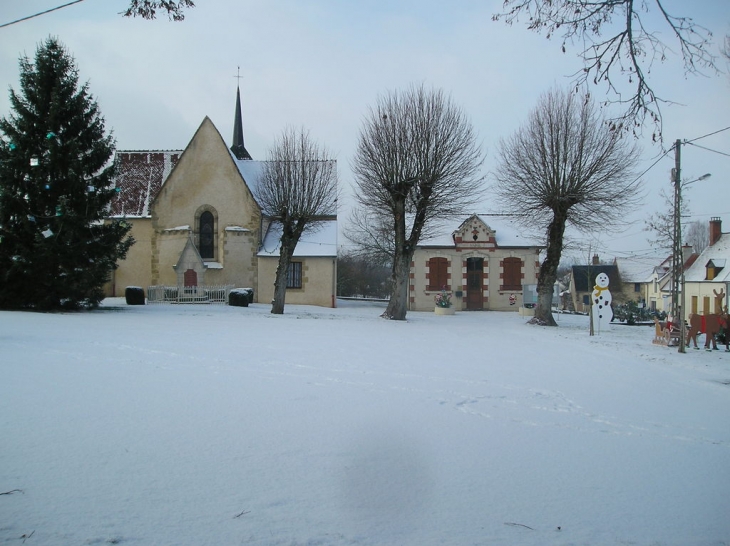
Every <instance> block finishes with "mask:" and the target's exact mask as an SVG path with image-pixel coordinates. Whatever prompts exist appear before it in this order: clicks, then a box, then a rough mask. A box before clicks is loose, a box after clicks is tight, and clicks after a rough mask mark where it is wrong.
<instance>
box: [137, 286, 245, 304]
mask: <svg viewBox="0 0 730 546" xmlns="http://www.w3.org/2000/svg"><path fill="white" fill-rule="evenodd" d="M233 288H234V286H233V285H232V284H227V285H224V286H204V285H203V286H162V285H158V286H150V287H148V288H147V303H221V304H227V303H228V294H230V293H231V290H233Z"/></svg>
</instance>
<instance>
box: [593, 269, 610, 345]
mask: <svg viewBox="0 0 730 546" xmlns="http://www.w3.org/2000/svg"><path fill="white" fill-rule="evenodd" d="M591 298H592V300H591V302H592V304H593V308H592V314H591V320H592V321H593V330H594V331H595V332H596V333H599V332H600V331H601V330H605V329H606V328H608V325H609V324H611V320H612V319H613V309H612V308H611V301H612V297H611V291H610V290H609V289H608V275H606V274H605V273H599V274H598V275H596V285H595V286H594V287H593V293H592V294H591Z"/></svg>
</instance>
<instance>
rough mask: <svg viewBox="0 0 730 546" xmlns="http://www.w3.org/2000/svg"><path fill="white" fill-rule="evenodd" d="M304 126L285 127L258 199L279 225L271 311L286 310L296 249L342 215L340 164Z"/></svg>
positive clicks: (268, 163)
mask: <svg viewBox="0 0 730 546" xmlns="http://www.w3.org/2000/svg"><path fill="white" fill-rule="evenodd" d="M328 155H329V153H328V151H327V150H326V149H325V148H324V147H321V146H319V145H317V144H316V143H315V142H314V141H313V140H312V139H311V137H310V136H309V132H308V131H305V130H304V129H300V130H299V131H295V130H294V129H291V128H289V129H285V130H284V131H283V132H282V134H281V136H280V137H279V138H278V139H277V140H276V141H275V142H274V145H273V146H272V148H271V150H270V151H269V155H268V159H267V161H266V162H265V163H264V168H263V171H262V173H261V178H260V179H259V185H258V192H257V197H258V199H259V204H260V205H261V208H262V209H263V211H264V214H266V215H267V216H268V217H270V218H272V219H273V220H274V221H276V222H277V223H278V226H277V227H278V228H280V229H281V236H280V238H279V241H280V247H279V264H278V267H277V269H276V280H275V282H274V302H273V303H272V305H271V312H272V313H274V314H279V315H280V314H282V313H283V312H284V303H285V300H286V287H287V275H288V274H289V266H290V263H291V258H292V256H293V254H294V249H295V248H296V246H297V243H298V242H299V239H300V238H301V237H302V235H303V234H304V233H312V232H314V231H316V230H317V229H318V228H319V227H321V225H322V223H323V222H325V221H327V220H331V219H332V215H334V214H336V213H337V197H338V189H337V163H336V162H335V161H334V160H332V159H329V158H328Z"/></svg>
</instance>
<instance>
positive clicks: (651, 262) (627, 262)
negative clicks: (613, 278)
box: [615, 255, 666, 283]
mask: <svg viewBox="0 0 730 546" xmlns="http://www.w3.org/2000/svg"><path fill="white" fill-rule="evenodd" d="M665 259H666V256H663V255H662V256H659V255H657V256H631V257H628V258H616V260H615V261H616V265H617V266H618V271H619V274H620V275H621V280H622V281H623V282H633V283H636V282H649V281H650V280H652V279H653V278H654V271H655V270H656V268H658V267H659V266H660V265H661V264H662V263H663V262H664V260H665Z"/></svg>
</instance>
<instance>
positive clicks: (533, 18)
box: [492, 0, 718, 139]
mask: <svg viewBox="0 0 730 546" xmlns="http://www.w3.org/2000/svg"><path fill="white" fill-rule="evenodd" d="M666 4H667V2H666V1H665V0H591V1H587V0H504V1H503V9H504V11H503V12H502V13H498V14H495V15H494V16H493V17H492V18H493V19H494V20H495V21H496V20H500V19H503V20H504V21H506V22H507V23H508V24H512V23H514V22H517V21H519V19H520V17H524V19H525V21H526V24H527V28H528V29H530V30H534V31H535V32H539V33H545V35H546V37H547V38H552V37H553V36H556V35H557V36H559V37H560V39H561V40H562V45H561V48H562V50H563V52H565V51H566V45H567V46H568V47H570V45H572V44H573V43H577V44H578V47H579V48H582V49H580V50H579V52H578V56H579V57H580V58H581V59H582V60H583V67H582V68H581V69H580V70H577V71H576V72H575V79H576V83H578V84H583V83H588V82H592V83H594V84H596V85H605V86H606V88H607V99H606V103H618V104H620V105H621V106H622V107H623V108H624V111H623V113H622V114H620V115H619V116H618V117H616V118H614V119H612V120H611V122H612V123H613V124H614V126H615V127H617V128H621V129H624V130H633V131H634V133H637V132H639V131H640V130H641V127H642V126H643V125H644V122H645V121H646V120H647V118H648V119H649V120H650V121H651V122H652V123H653V124H654V126H655V131H654V134H653V138H655V139H660V138H661V131H662V112H661V105H662V104H667V103H671V99H670V98H669V97H666V96H663V94H662V93H660V92H658V91H657V90H656V89H655V88H654V87H653V85H652V84H651V82H650V79H649V76H650V72H651V67H652V65H653V63H655V62H657V61H658V62H663V61H664V60H665V59H666V58H667V57H668V56H670V55H671V54H673V53H674V51H678V52H679V55H680V56H681V57H682V62H683V64H684V74H685V75H686V74H701V73H702V71H703V70H704V69H706V70H709V71H711V72H715V73H717V72H718V68H717V66H716V64H715V63H716V57H715V55H713V54H712V52H711V40H712V33H711V32H710V31H709V30H708V29H706V28H704V27H702V26H700V25H698V24H697V23H695V22H694V20H693V19H692V18H691V17H677V16H674V15H671V14H670V13H669V12H668V11H667V9H666V7H665V6H666ZM687 5H690V4H689V3H688V4H687ZM662 29H663V30H665V31H666V32H664V33H663V32H662ZM672 45H673V46H674V49H673V48H672ZM625 85H628V86H629V87H633V91H632V92H630V93H627V92H625V89H624V86H625ZM627 97H628V98H627Z"/></svg>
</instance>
